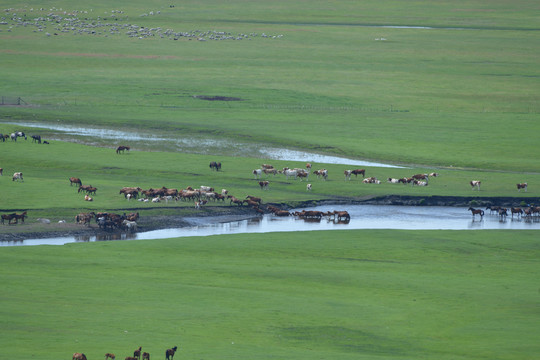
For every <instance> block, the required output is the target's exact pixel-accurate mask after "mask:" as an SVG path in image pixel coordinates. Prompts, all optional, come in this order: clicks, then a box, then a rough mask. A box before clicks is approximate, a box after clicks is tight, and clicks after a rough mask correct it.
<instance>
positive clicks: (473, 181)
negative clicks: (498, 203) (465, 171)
mask: <svg viewBox="0 0 540 360" xmlns="http://www.w3.org/2000/svg"><path fill="white" fill-rule="evenodd" d="M469 184H470V185H471V187H472V189H473V190H474V188H475V187H476V188H477V189H478V191H480V185H481V184H482V182H481V181H479V180H471V182H470V183H469Z"/></svg>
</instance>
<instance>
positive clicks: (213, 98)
mask: <svg viewBox="0 0 540 360" xmlns="http://www.w3.org/2000/svg"><path fill="white" fill-rule="evenodd" d="M193 98H195V99H200V100H207V101H244V99H241V98H237V97H232V96H209V95H193Z"/></svg>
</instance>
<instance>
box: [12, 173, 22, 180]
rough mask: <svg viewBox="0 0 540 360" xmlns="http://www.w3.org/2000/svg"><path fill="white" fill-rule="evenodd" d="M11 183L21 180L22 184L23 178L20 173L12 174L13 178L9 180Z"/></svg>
mask: <svg viewBox="0 0 540 360" xmlns="http://www.w3.org/2000/svg"><path fill="white" fill-rule="evenodd" d="M11 180H12V181H15V180H17V181H19V180H21V181H22V182H24V179H23V176H22V172H16V173H14V174H13V178H12V179H11Z"/></svg>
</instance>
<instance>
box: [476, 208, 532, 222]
mask: <svg viewBox="0 0 540 360" xmlns="http://www.w3.org/2000/svg"><path fill="white" fill-rule="evenodd" d="M486 210H489V211H490V214H496V215H498V216H499V219H500V220H501V221H504V220H506V217H507V216H508V212H510V215H511V217H512V219H514V215H516V217H517V218H525V219H529V220H532V219H533V218H536V219H537V220H540V206H525V207H513V206H512V207H510V208H506V207H503V206H491V205H490V206H487V207H486ZM468 211H470V212H471V214H472V217H473V219H474V218H475V216H476V215H478V216H480V219H483V218H484V215H485V211H484V210H482V209H475V208H473V207H469V209H468Z"/></svg>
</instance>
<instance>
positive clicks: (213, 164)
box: [210, 161, 221, 171]
mask: <svg viewBox="0 0 540 360" xmlns="http://www.w3.org/2000/svg"><path fill="white" fill-rule="evenodd" d="M214 169H215V170H216V171H219V170H220V169H221V163H220V162H215V161H212V162H210V170H214Z"/></svg>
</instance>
